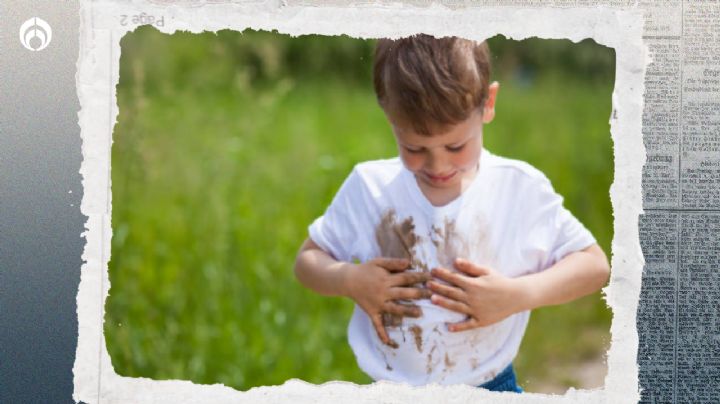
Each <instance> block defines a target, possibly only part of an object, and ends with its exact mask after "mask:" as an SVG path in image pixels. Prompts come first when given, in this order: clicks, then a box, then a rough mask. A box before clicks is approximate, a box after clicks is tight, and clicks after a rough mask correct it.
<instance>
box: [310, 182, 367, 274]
mask: <svg viewBox="0 0 720 404" xmlns="http://www.w3.org/2000/svg"><path fill="white" fill-rule="evenodd" d="M370 209H371V206H370V201H369V193H368V191H367V189H366V187H365V186H364V184H363V182H362V178H361V177H360V174H358V172H357V169H354V170H353V171H352V173H350V175H349V176H348V177H347V178H346V179H345V182H343V184H342V186H341V187H340V190H338V192H337V194H335V197H334V198H333V200H332V202H331V203H330V206H328V208H327V210H326V211H325V213H324V214H323V215H322V216H320V217H318V218H317V219H315V221H314V222H313V223H312V224H311V225H310V227H309V228H308V233H309V235H310V238H311V239H312V240H313V241H314V242H315V243H316V244H317V245H318V246H320V248H322V249H323V250H324V251H325V252H327V253H328V254H330V255H332V256H333V257H334V258H335V259H336V260H339V261H345V262H350V261H352V260H354V259H356V258H357V259H361V260H363V259H365V258H364V255H365V254H363V253H362V252H363V251H365V250H367V248H368V237H367V235H368V234H369V232H371V231H372V230H371V229H372V227H371V223H370V222H371V218H370V216H369V212H370Z"/></svg>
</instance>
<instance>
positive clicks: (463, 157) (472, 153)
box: [453, 150, 480, 170]
mask: <svg viewBox="0 0 720 404" xmlns="http://www.w3.org/2000/svg"><path fill="white" fill-rule="evenodd" d="M479 158H480V151H479V150H466V151H463V152H462V153H459V154H457V155H456V156H455V158H454V160H453V161H454V163H455V166H456V167H460V168H462V169H466V170H467V169H473V168H475V164H477V162H478V159H479Z"/></svg>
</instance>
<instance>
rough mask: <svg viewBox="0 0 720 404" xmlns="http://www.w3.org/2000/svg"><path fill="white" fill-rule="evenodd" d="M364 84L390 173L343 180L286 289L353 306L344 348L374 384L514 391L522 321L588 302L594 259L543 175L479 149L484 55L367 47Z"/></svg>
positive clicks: (466, 46)
mask: <svg viewBox="0 0 720 404" xmlns="http://www.w3.org/2000/svg"><path fill="white" fill-rule="evenodd" d="M373 75H374V87H375V92H376V94H377V99H378V103H379V104H380V106H381V107H382V109H383V111H384V112H385V114H386V116H387V118H388V121H389V122H390V125H391V127H392V130H393V134H394V136H395V140H396V142H397V145H398V150H399V158H394V159H389V160H378V161H369V162H365V163H361V164H358V165H357V166H356V167H355V168H354V170H353V172H352V173H351V174H350V176H349V177H348V178H347V179H346V180H345V182H344V183H343V185H342V187H341V188H340V190H339V191H338V193H337V195H336V196H335V198H334V200H333V202H332V204H331V205H330V206H329V207H328V209H327V211H326V212H325V214H324V215H323V216H322V217H320V218H318V219H317V220H315V222H314V223H312V225H311V226H310V228H309V233H310V237H309V238H308V239H307V240H306V241H305V242H304V244H303V246H302V247H301V249H300V252H299V253H298V257H297V261H296V263H295V273H296V275H297V277H298V279H299V280H300V282H301V283H303V284H304V285H305V286H306V287H309V288H311V289H313V290H315V291H316V292H318V293H321V294H325V295H339V296H347V297H349V298H351V299H352V300H354V301H355V303H356V306H355V311H354V313H353V316H352V319H351V321H350V325H349V327H348V340H349V343H350V345H351V347H352V349H353V351H354V353H355V356H356V358H357V361H358V364H359V366H360V367H361V368H362V369H363V371H365V372H366V373H367V374H368V375H369V376H370V377H372V378H373V379H374V380H391V381H396V382H405V383H410V384H412V385H422V384H427V383H441V384H455V383H463V384H469V385H474V386H482V387H485V388H488V389H491V390H498V391H518V392H519V391H522V390H521V389H520V388H519V387H518V386H517V385H516V383H515V376H514V373H513V370H512V365H511V362H512V360H513V359H514V357H515V355H516V354H517V351H518V348H519V346H520V341H521V339H522V336H523V334H524V332H525V327H526V326H527V322H528V318H529V311H530V310H531V309H534V308H536V307H541V306H546V305H552V304H560V303H565V302H569V301H571V300H574V299H577V298H579V297H581V296H584V295H587V294H589V293H592V292H594V291H596V290H598V289H599V288H601V287H602V286H603V285H604V284H605V282H606V281H607V278H608V274H609V266H608V262H607V258H606V257H605V255H604V253H603V251H602V250H601V249H600V248H599V247H598V245H597V243H596V242H595V239H594V238H593V236H592V235H591V234H590V233H589V232H588V231H587V230H586V229H585V227H584V226H583V225H582V224H581V223H580V222H578V221H577V220H576V219H575V218H574V217H573V216H572V215H571V214H570V213H569V212H568V211H567V210H565V209H564V208H563V206H562V197H560V196H559V195H558V194H556V193H555V192H554V191H553V189H552V187H551V185H550V182H549V181H548V180H547V179H546V178H545V176H544V175H543V174H542V173H540V172H539V171H538V170H536V169H534V168H533V167H531V166H529V165H528V164H526V163H523V162H519V161H515V160H509V159H505V158H501V157H497V156H494V155H492V154H490V153H489V152H488V151H487V150H484V149H483V147H482V129H483V124H487V123H490V121H492V119H493V118H494V116H495V100H496V98H497V93H498V88H499V86H498V83H492V84H489V75H490V57H489V50H488V48H487V45H486V44H485V43H484V42H483V43H478V42H475V41H468V40H464V39H459V38H440V39H435V38H433V37H431V36H427V35H417V36H414V37H410V38H404V39H400V40H396V41H393V40H387V39H381V40H380V41H379V42H378V45H377V48H376V51H375V62H374V70H373Z"/></svg>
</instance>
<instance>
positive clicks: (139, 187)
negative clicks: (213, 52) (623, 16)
mask: <svg viewBox="0 0 720 404" xmlns="http://www.w3.org/2000/svg"><path fill="white" fill-rule="evenodd" d="M124 43H125V44H126V45H128V46H127V47H126V48H124V52H125V51H126V50H128V49H130V50H132V49H133V46H137V44H133V43H128V42H124ZM190 53H191V52H187V53H185V54H183V55H185V56H186V55H187V54H190ZM128 55H129V56H128ZM132 55H133V52H132V51H130V52H128V53H124V56H123V60H122V63H123V70H122V71H123V72H124V73H123V74H124V75H123V76H121V77H123V79H122V80H121V83H120V85H119V87H118V102H119V107H120V116H119V118H118V124H117V126H116V128H115V131H114V134H113V141H114V143H113V149H112V193H113V195H112V197H113V212H112V228H113V239H112V256H111V261H110V281H111V285H112V288H111V290H110V297H109V298H108V301H107V305H106V322H105V335H106V339H107V346H108V349H109V351H110V356H111V358H112V362H113V366H114V367H115V369H116V371H117V372H118V373H119V374H122V375H127V376H134V377H139V376H142V377H150V378H154V379H185V380H192V381H194V382H197V383H224V384H226V385H229V386H232V387H234V388H237V389H242V390H244V389H248V388H250V387H253V386H258V385H277V384H282V383H283V382H284V381H285V380H287V379H289V378H301V379H303V380H306V381H309V382H313V383H321V382H325V381H330V380H347V381H353V382H357V383H368V382H370V379H369V378H368V377H367V376H365V375H364V374H363V373H362V372H361V371H360V370H359V369H358V368H357V366H356V364H355V360H354V357H353V354H352V352H351V350H350V348H349V347H348V344H347V340H346V335H345V329H346V326H347V322H348V320H349V318H350V313H351V309H352V304H351V302H350V301H347V300H344V299H341V298H327V297H322V296H319V295H316V294H314V293H312V292H310V291H308V290H306V289H304V288H303V287H302V286H301V285H300V284H299V283H298V282H297V281H296V280H295V278H294V276H293V273H292V266H293V262H294V258H295V254H296V252H297V249H298V248H299V246H300V244H301V243H302V241H303V240H304V239H305V237H306V236H307V226H308V225H309V224H310V223H311V221H312V220H313V219H314V218H316V217H317V216H319V215H320V214H322V212H323V211H324V209H325V208H326V207H327V205H328V203H329V202H330V200H331V199H332V197H333V195H334V193H335V192H336V191H337V189H338V188H339V186H340V184H341V183H342V181H343V179H344V178H345V176H346V175H347V174H348V173H349V171H350V169H351V168H352V166H353V165H354V164H355V163H357V162H360V161H364V160H368V159H377V158H385V157H390V156H393V155H395V152H396V149H395V145H394V142H393V138H392V135H391V133H390V129H389V127H388V125H387V123H386V121H385V118H384V115H383V114H382V112H381V110H380V109H379V108H378V107H377V106H376V103H375V99H374V95H373V93H372V86H371V84H370V83H367V84H366V85H357V84H352V83H350V84H349V83H347V82H345V81H342V80H333V79H332V77H316V78H312V77H309V78H308V77H303V78H299V77H292V76H288V77H285V78H283V79H282V80H280V81H276V82H273V83H265V84H263V85H258V84H257V83H250V82H248V81H247V80H245V79H243V76H242V75H241V74H240V75H238V76H237V77H236V80H234V81H232V82H229V83H228V84H227V86H225V87H222V88H213V89H212V91H210V90H207V89H203V87H202V85H201V83H200V84H198V82H197V80H201V79H202V75H201V72H202V71H203V69H205V68H206V67H210V66H213V65H218V64H221V63H222V62H221V61H218V60H213V59H207V58H194V59H192V60H191V62H187V60H186V59H187V57H186V58H185V59H183V60H185V62H184V63H186V64H189V65H188V66H184V68H185V69H187V71H188V73H187V74H184V75H181V77H184V79H178V77H177V76H174V77H173V79H172V80H174V82H169V81H168V82H162V75H158V74H157V71H155V72H154V73H153V71H151V70H152V69H160V68H159V67H157V68H156V67H151V66H153V64H152V63H149V62H147V60H146V59H133V57H132ZM163 55H164V57H165V58H167V57H168V55H167V54H163ZM156 63H159V64H164V63H173V60H167V59H163V60H161V61H156ZM228 70H229V69H228V67H227V66H224V67H223V66H214V67H212V70H211V71H228ZM230 70H232V69H230ZM144 75H150V76H152V77H156V82H153V83H152V86H149V85H148V84H147V83H144V82H143V80H142V78H143V76H144ZM157 80H160V82H157ZM168 80H169V79H168ZM178 80H179V81H178ZM501 85H502V87H501V91H500V96H499V100H498V106H497V117H496V120H495V121H494V122H493V123H491V124H490V125H488V126H487V127H486V129H485V144H486V146H487V147H488V148H489V149H490V150H491V151H493V152H494V153H496V154H500V155H504V156H509V157H514V158H521V159H524V160H526V161H528V162H530V163H531V164H533V165H535V166H536V167H538V168H540V169H541V170H542V171H543V172H545V173H546V174H547V175H548V177H549V178H550V179H551V180H552V181H553V184H554V185H555V187H556V189H557V190H558V192H560V193H561V194H562V195H564V196H565V197H566V206H567V207H568V208H570V209H571V211H573V212H574V213H575V214H576V216H577V217H578V218H579V219H580V220H581V221H583V222H584V223H585V224H586V226H587V227H588V228H589V229H590V230H591V231H592V232H593V234H594V235H595V236H596V237H597V239H598V240H599V242H600V244H601V246H602V247H603V248H604V249H605V251H606V252H608V253H609V246H610V240H611V237H612V215H611V209H610V204H609V196H608V189H609V185H610V183H611V181H612V145H611V142H610V137H609V136H610V135H609V125H608V123H607V122H608V118H609V115H610V92H611V83H603V84H602V85H599V84H588V83H585V82H582V81H579V80H571V79H567V78H562V79H561V78H559V77H557V76H556V75H553V74H549V75H539V76H538V77H537V79H536V80H535V82H534V83H533V85H532V86H530V87H521V86H516V85H514V84H513V82H512V81H510V80H508V81H502V83H501ZM150 87H152V88H155V89H157V90H151V89H149V88H150ZM610 318H611V314H610V312H609V310H608V309H607V308H606V307H605V305H604V302H603V301H602V300H601V299H600V297H599V294H598V293H596V294H595V295H593V296H590V297H587V298H585V299H582V300H580V301H578V302H575V303H573V304H568V305H563V306H559V307H552V308H544V309H540V310H537V311H535V312H533V315H532V317H531V321H530V326H529V329H528V332H527V334H526V336H525V340H524V342H523V346H522V347H521V353H520V355H519V357H518V359H517V360H516V362H515V363H516V369H517V372H518V376H519V380H520V381H521V383H522V382H524V381H528V382H527V383H525V384H524V386H525V387H527V386H530V387H532V385H533V383H535V382H536V380H544V379H548V378H550V379H551V378H552V375H547V374H545V368H546V367H547V366H548V364H560V365H562V364H573V363H578V362H580V361H584V360H587V359H588V358H597V357H598V356H599V355H602V353H603V352H604V350H605V348H606V344H607V341H608V340H609V323H610ZM548 380H549V379H548ZM559 383H562V380H560V381H559Z"/></svg>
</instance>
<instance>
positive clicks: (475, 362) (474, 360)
mask: <svg viewBox="0 0 720 404" xmlns="http://www.w3.org/2000/svg"><path fill="white" fill-rule="evenodd" d="M479 365H480V361H479V360H478V358H470V368H471V369H472V370H475V369H477V368H478V366H479Z"/></svg>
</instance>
